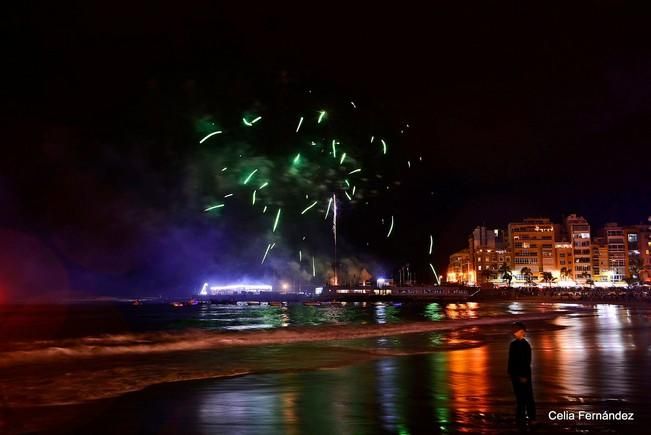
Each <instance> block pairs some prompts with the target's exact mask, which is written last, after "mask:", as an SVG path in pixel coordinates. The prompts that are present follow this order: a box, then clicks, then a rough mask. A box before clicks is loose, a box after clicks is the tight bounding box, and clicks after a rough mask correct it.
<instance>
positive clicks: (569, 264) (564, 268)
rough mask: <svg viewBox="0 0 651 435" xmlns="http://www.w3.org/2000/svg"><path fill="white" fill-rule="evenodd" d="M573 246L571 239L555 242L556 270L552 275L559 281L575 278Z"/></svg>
mask: <svg viewBox="0 0 651 435" xmlns="http://www.w3.org/2000/svg"><path fill="white" fill-rule="evenodd" d="M572 252H573V248H572V243H570V242H569V241H561V242H554V255H555V256H556V261H555V267H554V269H555V270H554V272H552V275H553V276H554V277H555V278H556V277H557V278H558V280H559V283H563V282H565V283H566V284H565V285H568V283H567V282H568V281H570V280H572V279H573V278H574V260H573V256H572Z"/></svg>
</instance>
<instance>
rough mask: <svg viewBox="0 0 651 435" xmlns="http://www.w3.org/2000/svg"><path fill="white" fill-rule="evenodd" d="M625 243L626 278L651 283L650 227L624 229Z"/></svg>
mask: <svg viewBox="0 0 651 435" xmlns="http://www.w3.org/2000/svg"><path fill="white" fill-rule="evenodd" d="M624 241H625V243H626V254H627V263H626V278H630V279H631V280H632V281H641V282H648V281H651V276H650V273H649V272H651V261H650V260H651V256H650V255H649V249H651V243H650V227H649V225H631V226H628V227H625V228H624Z"/></svg>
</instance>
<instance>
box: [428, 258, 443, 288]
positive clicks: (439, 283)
mask: <svg viewBox="0 0 651 435" xmlns="http://www.w3.org/2000/svg"><path fill="white" fill-rule="evenodd" d="M429 267H430V268H431V269H432V272H433V273H434V278H436V283H437V284H438V285H441V279H440V278H439V275H438V273H436V269H434V266H433V265H432V263H430V264H429Z"/></svg>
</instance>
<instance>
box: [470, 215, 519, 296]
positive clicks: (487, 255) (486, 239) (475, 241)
mask: <svg viewBox="0 0 651 435" xmlns="http://www.w3.org/2000/svg"><path fill="white" fill-rule="evenodd" d="M468 251H469V254H470V262H471V264H472V268H473V270H474V272H475V274H474V275H475V277H476V278H477V282H478V283H479V284H483V283H486V282H488V281H489V280H491V279H497V278H500V277H499V276H498V275H499V272H498V271H499V269H500V267H501V266H502V264H504V263H506V264H507V265H508V266H509V268H510V266H511V256H510V254H508V253H507V251H506V249H505V246H504V230H500V229H488V228H486V227H485V226H478V227H476V228H475V229H474V230H473V232H472V233H471V234H470V236H469V237H468Z"/></svg>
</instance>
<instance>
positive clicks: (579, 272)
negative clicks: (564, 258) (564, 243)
mask: <svg viewBox="0 0 651 435" xmlns="http://www.w3.org/2000/svg"><path fill="white" fill-rule="evenodd" d="M565 231H566V232H567V237H568V239H569V241H570V242H571V243H572V258H573V261H574V264H573V267H572V278H573V279H574V281H576V282H578V283H582V284H585V283H586V282H587V281H588V280H589V279H592V249H591V247H590V245H591V243H590V224H588V221H587V220H586V219H585V218H584V217H582V216H577V215H575V214H571V215H569V216H568V217H566V218H565Z"/></svg>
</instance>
